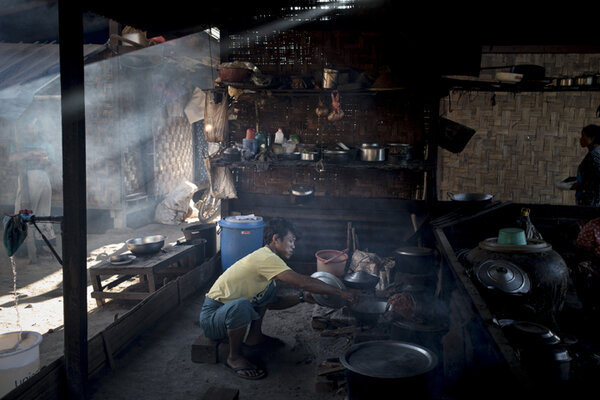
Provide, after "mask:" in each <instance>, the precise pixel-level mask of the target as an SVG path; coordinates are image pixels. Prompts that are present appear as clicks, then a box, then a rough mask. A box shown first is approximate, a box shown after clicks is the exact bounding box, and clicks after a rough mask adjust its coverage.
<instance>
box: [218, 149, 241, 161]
mask: <svg viewBox="0 0 600 400" xmlns="http://www.w3.org/2000/svg"><path fill="white" fill-rule="evenodd" d="M223 158H224V159H225V160H226V161H240V160H241V158H242V153H241V152H240V150H239V149H238V148H237V147H228V148H226V149H225V150H223Z"/></svg>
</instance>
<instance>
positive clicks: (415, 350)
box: [340, 340, 438, 378]
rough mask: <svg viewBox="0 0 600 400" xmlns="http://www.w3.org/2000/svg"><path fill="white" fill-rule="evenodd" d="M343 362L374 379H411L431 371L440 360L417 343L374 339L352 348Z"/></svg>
mask: <svg viewBox="0 0 600 400" xmlns="http://www.w3.org/2000/svg"><path fill="white" fill-rule="evenodd" d="M340 362H341V363H342V365H343V366H344V367H346V368H347V369H349V370H350V371H352V372H355V373H357V374H360V375H364V376H369V377H372V378H408V377H411V376H417V375H421V374H424V373H426V372H429V371H431V370H432V369H433V368H434V367H435V366H436V365H437V363H438V359H437V356H436V355H435V354H434V353H433V352H432V351H431V350H429V349H427V348H425V347H422V346H419V345H417V344H413V343H406V342H398V341H391V340H375V341H369V342H362V343H358V344H355V345H353V346H352V347H350V348H349V349H348V350H346V352H345V353H344V354H343V355H342V357H340Z"/></svg>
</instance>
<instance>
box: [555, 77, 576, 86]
mask: <svg viewBox="0 0 600 400" xmlns="http://www.w3.org/2000/svg"><path fill="white" fill-rule="evenodd" d="M556 85H557V86H572V85H573V78H568V77H562V78H558V79H557V80H556Z"/></svg>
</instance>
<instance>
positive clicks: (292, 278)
mask: <svg viewBox="0 0 600 400" xmlns="http://www.w3.org/2000/svg"><path fill="white" fill-rule="evenodd" d="M275 279H278V280H280V281H283V282H285V283H289V284H290V285H292V286H295V287H297V288H298V289H302V290H305V291H307V292H310V293H318V294H331V295H335V296H340V297H341V298H343V299H344V300H348V301H350V302H355V301H356V299H357V298H358V296H357V295H356V293H353V292H349V291H345V290H341V289H338V288H336V287H334V286H331V285H328V284H326V283H325V282H323V281H321V280H319V279H316V278H313V277H310V276H306V275H302V274H299V273H297V272H296V271H293V270H291V269H290V270H287V271H283V272H280V273H279V274H277V275H276V276H275Z"/></svg>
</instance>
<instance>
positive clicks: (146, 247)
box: [125, 235, 167, 256]
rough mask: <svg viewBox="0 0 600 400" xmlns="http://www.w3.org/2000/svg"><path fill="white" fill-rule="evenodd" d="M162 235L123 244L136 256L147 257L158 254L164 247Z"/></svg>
mask: <svg viewBox="0 0 600 400" xmlns="http://www.w3.org/2000/svg"><path fill="white" fill-rule="evenodd" d="M166 238H167V237H166V236H164V235H152V236H143V237H137V238H133V239H129V240H127V241H126V242H125V244H127V249H128V250H129V251H131V252H132V253H133V254H135V255H136V256H148V255H151V254H155V253H158V252H159V251H160V249H162V248H163V246H164V245H165V239H166Z"/></svg>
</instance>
